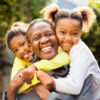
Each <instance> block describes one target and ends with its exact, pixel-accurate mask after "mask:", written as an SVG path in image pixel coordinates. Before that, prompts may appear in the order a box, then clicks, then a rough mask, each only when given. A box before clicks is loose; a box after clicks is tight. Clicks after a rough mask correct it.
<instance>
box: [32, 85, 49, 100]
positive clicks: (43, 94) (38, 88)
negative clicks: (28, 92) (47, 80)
mask: <svg viewBox="0 0 100 100" xmlns="http://www.w3.org/2000/svg"><path fill="white" fill-rule="evenodd" d="M34 91H35V92H36V93H37V95H38V96H39V97H40V98H41V100H47V99H48V97H49V95H50V92H49V91H48V90H47V89H46V88H45V87H44V86H43V85H42V84H37V85H35V86H34Z"/></svg>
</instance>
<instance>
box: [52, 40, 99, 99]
mask: <svg viewBox="0 0 100 100" xmlns="http://www.w3.org/2000/svg"><path fill="white" fill-rule="evenodd" d="M69 56H70V60H71V63H70V71H69V75H67V77H66V78H58V79H54V81H55V85H56V91H58V92H62V93H67V94H73V95H78V94H79V93H80V91H81V89H82V87H83V83H84V81H85V79H86V78H87V77H88V75H90V74H92V76H93V79H94V81H95V86H96V88H97V89H96V92H95V95H96V96H95V97H96V99H97V98H100V69H99V66H98V63H97V61H96V59H95V58H94V56H93V54H92V53H91V51H90V50H89V48H88V47H87V46H86V44H85V43H84V42H83V41H82V40H80V41H79V43H78V44H76V45H74V46H73V47H72V48H71V50H70V52H69ZM97 100H98V99H97Z"/></svg>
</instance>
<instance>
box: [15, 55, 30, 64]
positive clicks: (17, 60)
mask: <svg viewBox="0 0 100 100" xmlns="http://www.w3.org/2000/svg"><path fill="white" fill-rule="evenodd" d="M14 63H22V64H27V63H29V62H27V61H24V60H22V59H20V58H18V57H15V60H14Z"/></svg>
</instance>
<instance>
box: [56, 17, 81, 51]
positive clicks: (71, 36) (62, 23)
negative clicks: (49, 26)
mask: <svg viewBox="0 0 100 100" xmlns="http://www.w3.org/2000/svg"><path fill="white" fill-rule="evenodd" d="M81 33H82V32H81V26H80V22H79V21H78V20H75V19H71V18H61V19H60V20H59V21H58V22H57V24H56V35H57V38H58V41H59V43H60V45H61V47H62V49H63V50H64V51H70V49H71V48H72V46H73V45H75V44H77V43H78V42H79V40H80V37H81Z"/></svg>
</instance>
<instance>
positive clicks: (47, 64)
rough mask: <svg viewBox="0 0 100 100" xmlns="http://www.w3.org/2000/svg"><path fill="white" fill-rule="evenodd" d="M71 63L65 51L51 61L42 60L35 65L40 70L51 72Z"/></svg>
mask: <svg viewBox="0 0 100 100" xmlns="http://www.w3.org/2000/svg"><path fill="white" fill-rule="evenodd" d="M69 63H70V60H69V55H68V54H67V53H65V52H64V51H60V52H58V54H57V55H56V56H55V57H54V58H53V59H51V60H40V61H38V62H36V63H34V64H33V65H35V66H36V67H37V69H38V70H42V71H50V70H53V69H57V68H60V67H62V66H63V65H68V64H69Z"/></svg>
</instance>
